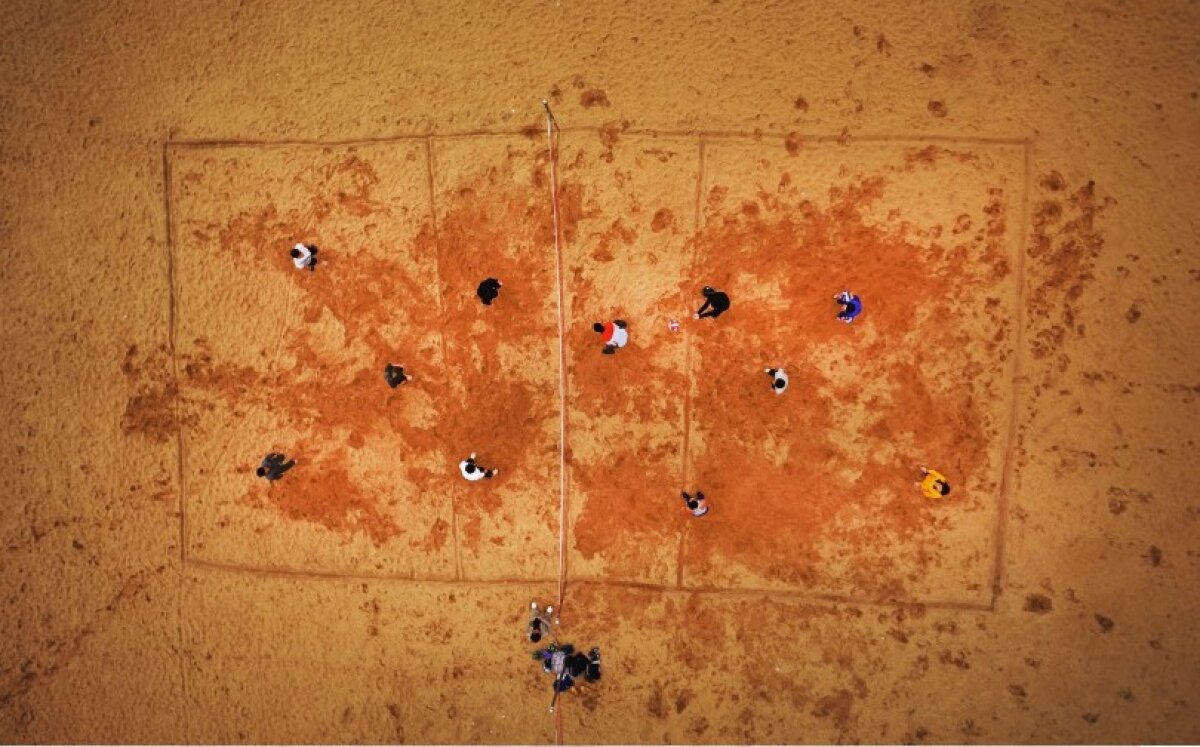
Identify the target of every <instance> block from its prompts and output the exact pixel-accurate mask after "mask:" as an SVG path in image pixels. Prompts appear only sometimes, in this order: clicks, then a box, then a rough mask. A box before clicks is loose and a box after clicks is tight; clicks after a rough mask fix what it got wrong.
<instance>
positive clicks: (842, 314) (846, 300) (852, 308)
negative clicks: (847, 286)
mask: <svg viewBox="0 0 1200 747" xmlns="http://www.w3.org/2000/svg"><path fill="white" fill-rule="evenodd" d="M833 300H834V301H837V302H838V303H839V304H841V306H842V310H841V311H839V312H838V315H837V317H838V319H841V320H842V321H843V322H845V323H846V324H851V323H853V322H854V317H856V316H858V315H859V314H861V313H862V310H863V305H862V299H861V298H859V297H858V296H856V295H854V294H853V293H851V292H850V291H848V290H845V291H842V292H841V293H839V294H837V295H836V296H834V297H833Z"/></svg>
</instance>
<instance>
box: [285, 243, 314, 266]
mask: <svg viewBox="0 0 1200 747" xmlns="http://www.w3.org/2000/svg"><path fill="white" fill-rule="evenodd" d="M291 255H292V264H294V265H295V266H296V269H297V270H303V269H304V268H306V267H307V268H308V271H309V272H315V271H316V269H317V245H316V244H296V245H295V246H293V247H292V251H291Z"/></svg>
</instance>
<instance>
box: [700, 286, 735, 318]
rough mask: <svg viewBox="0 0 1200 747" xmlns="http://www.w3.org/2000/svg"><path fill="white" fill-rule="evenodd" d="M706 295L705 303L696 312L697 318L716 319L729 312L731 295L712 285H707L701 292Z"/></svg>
mask: <svg viewBox="0 0 1200 747" xmlns="http://www.w3.org/2000/svg"><path fill="white" fill-rule="evenodd" d="M700 292H701V293H702V294H704V303H703V304H702V305H701V306H700V308H699V309H697V311H696V318H697V319H703V318H705V317H712V318H713V319H716V318H717V317H719V316H720V315H722V314H724V313H725V312H726V311H728V310H729V295H728V294H727V293H723V292H721V291H719V290H717V289H716V288H714V287H712V286H711V285H706V286H704V288H703V289H702V290H701V291H700Z"/></svg>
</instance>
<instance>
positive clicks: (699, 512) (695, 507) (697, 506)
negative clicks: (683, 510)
mask: <svg viewBox="0 0 1200 747" xmlns="http://www.w3.org/2000/svg"><path fill="white" fill-rule="evenodd" d="M682 495H683V503H684V505H685V506H687V508H688V510H689V511H691V512H692V516H695V517H696V518H699V517H701V516H703V515H705V514H706V513H708V499H707V498H705V497H704V493H701V492H700V491H698V490H697V491H696V494H695V495H691V494H689V493H683V494H682Z"/></svg>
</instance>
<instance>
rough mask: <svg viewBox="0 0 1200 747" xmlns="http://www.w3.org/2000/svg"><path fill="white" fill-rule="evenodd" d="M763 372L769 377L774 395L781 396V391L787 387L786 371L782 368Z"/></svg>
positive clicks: (765, 369)
mask: <svg viewBox="0 0 1200 747" xmlns="http://www.w3.org/2000/svg"><path fill="white" fill-rule="evenodd" d="M763 370H764V371H766V372H767V376H770V377H771V388H772V389H773V390H775V393H776V394H783V390H785V389H787V387H788V375H787V371H784V370H783V369H782V368H764V369H763Z"/></svg>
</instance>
